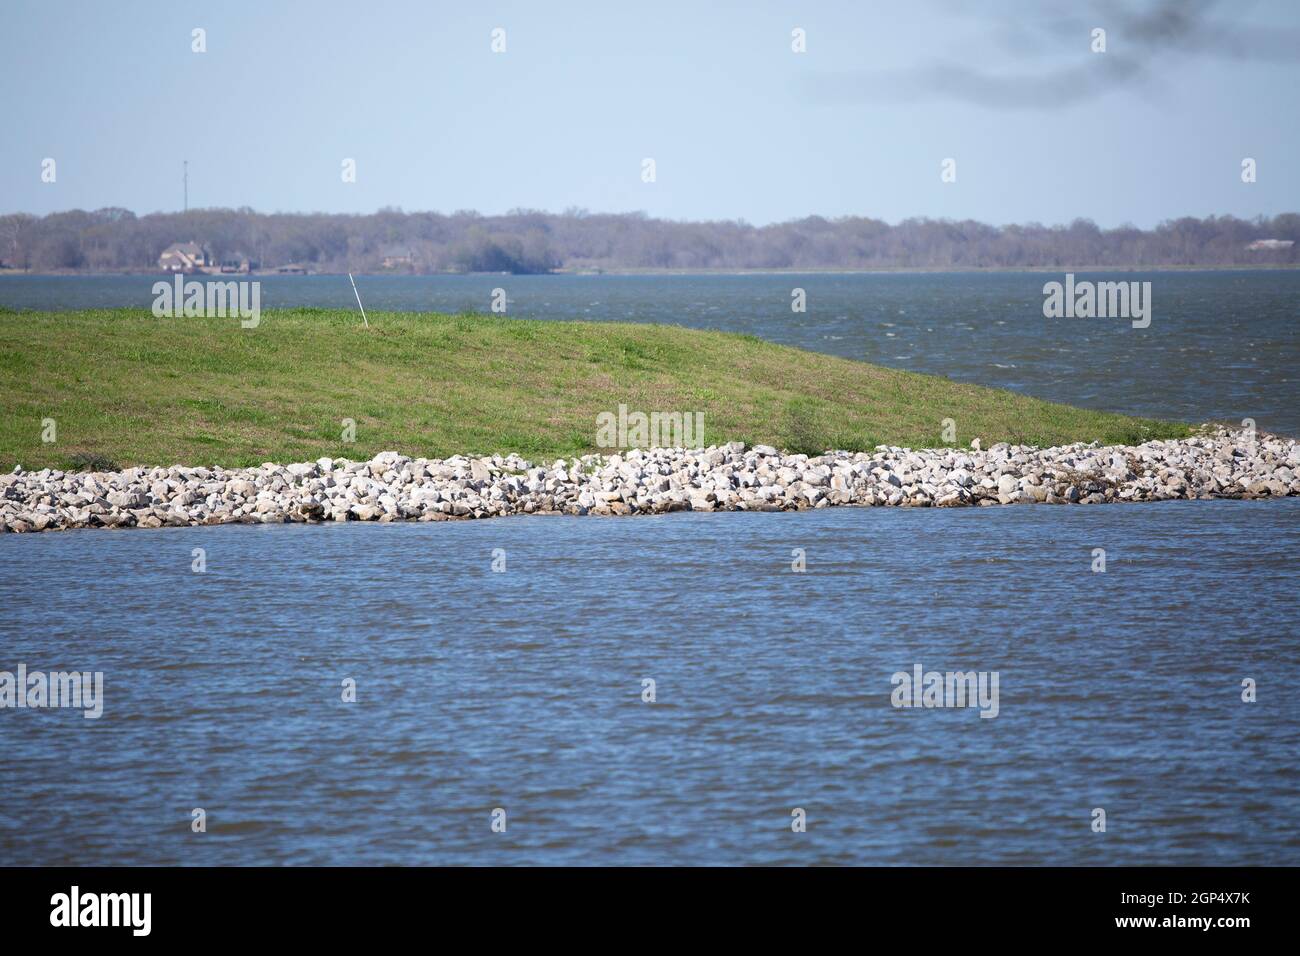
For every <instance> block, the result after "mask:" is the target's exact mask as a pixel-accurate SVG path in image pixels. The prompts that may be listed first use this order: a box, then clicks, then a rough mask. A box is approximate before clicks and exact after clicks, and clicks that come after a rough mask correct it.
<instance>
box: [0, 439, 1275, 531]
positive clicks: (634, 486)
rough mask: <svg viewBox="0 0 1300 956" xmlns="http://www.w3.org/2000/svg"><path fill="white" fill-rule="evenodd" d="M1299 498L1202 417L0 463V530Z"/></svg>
mask: <svg viewBox="0 0 1300 956" xmlns="http://www.w3.org/2000/svg"><path fill="white" fill-rule="evenodd" d="M1291 495H1300V446H1298V445H1297V443H1296V442H1295V441H1294V440H1292V439H1287V438H1280V437H1278V436H1274V435H1266V434H1263V433H1260V434H1258V435H1256V436H1255V437H1254V440H1253V441H1252V440H1251V436H1250V435H1249V434H1247V433H1245V432H1241V431H1230V430H1227V429H1223V428H1208V427H1207V428H1206V429H1204V430H1203V433H1202V434H1200V435H1198V436H1196V437H1194V438H1186V439H1181V440H1178V441H1153V442H1147V443H1146V444H1144V445H1137V446H1133V447H1119V446H1105V447H1103V446H1098V445H1097V444H1095V443H1093V444H1074V445H1065V446H1062V447H1059V448H1043V449H1040V448H1033V447H1029V446H1021V445H1006V444H999V445H994V446H993V447H992V448H988V449H981V448H978V447H972V448H971V449H958V448H939V449H924V450H912V449H907V448H893V447H885V446H880V447H878V448H877V449H876V450H875V451H874V452H870V453H868V452H858V453H850V452H843V451H832V452H827V453H826V454H824V455H818V456H816V457H813V458H810V457H808V456H807V455H783V454H781V453H779V452H778V451H777V450H776V449H775V448H772V447H770V446H767V445H757V446H754V447H753V448H750V449H748V450H746V448H745V446H744V445H743V444H741V443H740V442H731V443H730V444H727V445H722V446H716V447H709V448H703V449H669V448H651V449H633V450H631V451H627V452H622V453H620V454H616V455H588V456H586V457H583V458H579V459H573V460H571V461H566V460H564V459H560V460H558V461H556V462H553V463H552V464H550V465H549V466H548V465H535V464H533V463H532V462H529V461H527V460H525V459H523V458H520V457H519V456H517V455H509V456H506V457H502V456H499V455H497V456H493V457H491V458H466V457H463V456H455V457H453V458H448V459H446V460H428V459H424V458H415V459H412V458H407V457H405V456H403V455H400V454H398V453H397V452H391V451H390V452H381V453H380V454H379V455H376V456H375V457H374V458H373V459H372V460H370V461H361V462H354V461H349V460H347V459H346V458H336V459H330V458H320V459H317V460H316V461H314V462H304V463H294V464H289V465H275V464H265V465H261V466H259V467H257V468H243V469H235V470H225V469H222V468H212V469H208V468H185V467H173V468H166V469H164V468H129V469H126V470H125V471H121V472H116V473H92V474H84V473H74V474H65V473H63V472H59V471H51V470H49V469H45V470H42V471H39V472H28V471H24V470H23V469H22V468H21V467H18V468H15V469H14V471H13V473H12V474H8V475H0V532H6V531H8V532H19V533H25V532H32V531H43V530H51V531H52V530H62V529H65V528H120V527H138V528H157V527H164V526H166V527H183V526H186V525H199V524H232V523H243V524H252V523H261V524H267V523H281V522H287V521H295V522H311V523H316V522H321V521H377V522H388V521H400V520H408V521H412V520H418V521H446V520H449V519H454V518H485V517H495V516H498V515H511V514H555V513H562V514H592V515H623V514H663V513H668V512H674V511H803V510H808V509H813V508H828V507H832V506H837V505H859V506H879V505H893V506H904V507H940V508H956V507H965V506H990V505H999V504H1031V503H1039V502H1043V503H1047V504H1073V503H1081V504H1104V503H1110V502H1129V501H1163V500H1168V499H1171V498H1277V497H1284V496H1291Z"/></svg>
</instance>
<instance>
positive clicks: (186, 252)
mask: <svg viewBox="0 0 1300 956" xmlns="http://www.w3.org/2000/svg"><path fill="white" fill-rule="evenodd" d="M210 261H211V257H210V256H209V255H208V252H207V250H206V249H204V248H203V247H202V246H200V245H199V244H198V243H197V242H175V243H172V244H171V245H170V246H168V247H167V248H166V249H164V250H163V254H162V255H160V256H159V257H158V268H160V269H162V271H163V272H202V271H203V270H204V269H206V268H207V267H208V265H209V264H210Z"/></svg>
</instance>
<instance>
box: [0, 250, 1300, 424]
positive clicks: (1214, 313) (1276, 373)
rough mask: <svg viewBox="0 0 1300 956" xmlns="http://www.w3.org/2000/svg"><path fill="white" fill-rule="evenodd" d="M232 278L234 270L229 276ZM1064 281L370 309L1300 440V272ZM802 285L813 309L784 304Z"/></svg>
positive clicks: (992, 279) (432, 299) (449, 288)
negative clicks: (727, 352) (1108, 284)
mask: <svg viewBox="0 0 1300 956" xmlns="http://www.w3.org/2000/svg"><path fill="white" fill-rule="evenodd" d="M228 278H229V277H228ZM1062 278H1063V274H1050V273H1037V272H1021V273H1014V272H999V273H945V274H910V273H875V274H857V275H837V274H825V273H822V274H813V275H703V276H615V275H592V276H580V275H579V276H575V275H558V276H504V275H496V276H493V275H475V276H362V277H358V279H357V285H358V287H359V289H360V292H361V296H362V301H363V302H365V304H366V308H367V309H368V310H383V309H389V310H398V311H430V310H431V311H459V310H475V311H480V312H486V311H488V309H489V308H490V305H491V297H492V290H493V289H494V288H502V289H504V290H505V292H506V295H507V297H508V300H509V304H508V307H507V308H508V313H509V314H511V315H517V316H524V317H530V318H537V319H584V320H593V321H601V320H610V321H625V322H669V323H678V324H681V325H685V326H690V327H693V328H712V329H723V330H726V331H730V332H746V333H750V334H752V335H757V336H759V337H760V338H765V339H769V340H771V341H774V342H781V343H784V344H787V345H796V346H799V347H800V348H805V349H811V350H813V351H818V352H829V353H831V354H834V355H842V356H846V357H848V358H854V359H863V360H866V361H871V362H878V363H880V364H882V365H890V366H894V367H897V368H905V369H911V370H913V371H918V372H929V373H933V374H939V375H947V376H950V377H951V378H954V379H957V380H958V381H964V382H975V383H978V384H981V385H998V386H1002V387H1005V388H1011V389H1015V390H1017V391H1021V392H1025V393H1027V394H1030V395H1035V396H1038V397H1040V398H1046V399H1051V400H1053V401H1059V402H1066V403H1068V404H1073V405H1083V406H1086V407H1090V408H1102V409H1108V410H1110V411H1117V412H1127V413H1130V414H1135V415H1146V416H1150V417H1157V418H1172V419H1177V420H1181V421H1194V422H1201V421H1207V420H1216V421H1231V422H1240V421H1241V420H1242V419H1243V418H1253V419H1254V420H1255V421H1256V423H1257V426H1258V427H1259V428H1261V429H1264V430H1266V431H1275V432H1281V433H1282V434H1286V435H1300V375H1298V374H1297V372H1296V369H1297V368H1300V272H1297V271H1280V270H1271V271H1270V270H1254V271H1212V272H1146V273H1121V274H1105V275H1103V274H1092V273H1079V274H1078V278H1080V279H1084V278H1087V279H1092V280H1095V281H1101V280H1114V281H1120V280H1129V281H1132V280H1145V281H1150V282H1151V298H1152V320H1151V326H1150V327H1149V328H1146V329H1134V328H1132V327H1131V325H1130V323H1129V322H1128V321H1126V320H1123V319H1045V318H1044V317H1043V298H1044V297H1043V291H1042V290H1043V284H1044V283H1045V282H1048V281H1052V280H1058V281H1059V280H1061V279H1062ZM156 281H157V277H156V276H83V277H71V278H70V277H45V276H5V277H0V306H8V307H10V308H23V309H79V308H104V307H114V306H123V307H127V306H129V307H134V308H148V307H149V306H150V304H151V303H152V301H153V295H152V293H151V291H150V290H151V288H152V285H153V283H154V282H156ZM259 281H261V282H262V283H263V287H262V295H263V299H262V304H263V307H264V308H272V307H277V306H299V305H308V306H320V307H326V308H343V309H351V308H355V307H356V300H355V299H354V298H353V294H352V286H351V285H350V284H349V283H348V279H347V276H267V277H259ZM795 288H802V289H803V290H804V291H805V293H806V295H807V312H805V313H794V312H792V311H791V291H792V290H793V289H795Z"/></svg>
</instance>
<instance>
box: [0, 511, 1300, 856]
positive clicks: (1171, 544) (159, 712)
mask: <svg viewBox="0 0 1300 956" xmlns="http://www.w3.org/2000/svg"><path fill="white" fill-rule="evenodd" d="M1298 519H1300V500H1296V499H1287V500H1281V501H1257V502H1246V501H1195V502H1168V503H1162V504H1143V505H1113V506H1103V507H1085V506H1076V507H1048V506H1019V507H1011V508H981V509H951V510H949V509H942V510H936V509H916V510H901V509H856V508H839V509H830V510H824V511H817V512H808V513H802V514H677V515H667V516H662V517H646V518H622V519H597V518H541V517H537V518H509V519H500V520H493V521H481V522H458V523H438V524H395V525H374V524H364V525H362V524H347V525H326V526H319V527H309V526H299V525H281V526H226V527H215V528H194V529H189V528H185V529H163V530H159V531H151V532H146V531H124V532H107V531H74V532H67V533H57V534H56V533H50V534H39V535H4V536H0V608H3V612H2V613H0V648H2V651H0V669H9V670H13V669H14V668H15V667H16V666H17V664H18V663H19V662H20V661H22V662H25V663H27V665H28V666H29V668H31V669H38V668H44V669H62V668H77V669H82V670H102V671H103V672H104V674H105V697H106V703H105V712H104V715H103V717H102V718H101V719H99V720H98V721H93V720H85V719H83V718H82V716H81V715H80V713H79V712H72V711H55V710H47V711H31V710H25V711H13V710H10V711H0V754H3V757H0V762H2V765H3V781H2V785H0V864H27V863H42V864H63V863H75V864H95V863H156V864H205V863H206V864H283V863H300V864H347V863H362V864H379V863H385V864H391V863H403V864H446V863H456V864H459V863H468V864H480V863H482V864H487V863H494V864H510V863H547V864H572V863H583V864H637V863H644V864H664V863H701V864H703V863H749V864H778V863H881V864H937V863H947V864H993V863H1015V864H1042V863H1053V864H1285V865H1297V864H1300V828H1298V826H1297V822H1298V820H1300V772H1298V771H1297V766H1296V755H1297V752H1298V750H1297V744H1298V743H1300V740H1298V739H1297V728H1298V727H1300V697H1297V695H1296V694H1295V692H1294V690H1295V688H1296V686H1297V685H1298V682H1300V663H1298V662H1300V655H1297V653H1296V635H1297V632H1298V631H1300V598H1298V597H1297V589H1296V587H1295V582H1296V574H1297V571H1298V570H1300V567H1298V565H1300V557H1298V556H1300V532H1297V528H1300V520H1298ZM196 547H201V548H204V549H206V552H207V568H208V570H207V572H206V573H205V574H196V573H193V572H192V571H191V570H190V569H191V561H192V556H191V551H192V549H193V548H196ZM1097 547H1102V548H1105V549H1106V551H1107V558H1108V564H1107V570H1106V573H1104V574H1097V573H1092V572H1091V571H1090V565H1091V562H1092V555H1091V551H1092V549H1093V548H1097ZM495 548H502V549H504V550H505V553H506V560H507V564H506V571H505V572H504V573H494V572H493V571H491V570H490V563H491V560H492V551H493V549H495ZM794 548H804V549H805V550H806V554H807V572H806V573H804V574H796V573H793V572H792V571H791V570H790V562H791V551H792V549H794ZM915 663H921V664H923V665H924V666H925V668H926V669H935V670H958V669H960V670H987V671H998V672H999V674H1000V701H999V706H1000V713H999V715H998V716H997V717H996V718H995V719H981V718H980V717H979V715H978V712H977V711H976V710H970V709H963V710H956V709H951V710H944V709H931V710H896V709H894V708H893V707H891V705H890V691H891V689H892V687H891V682H890V677H891V675H892V674H893V673H894V672H895V671H900V670H902V671H910V670H911V668H912V666H913V664H915ZM348 677H351V678H354V679H355V680H356V681H357V687H358V692H357V693H358V701H357V702H356V703H354V704H347V703H343V702H342V700H341V699H340V697H341V681H342V680H343V679H344V678H348ZM1245 677H1251V678H1254V679H1255V680H1256V681H1257V682H1258V685H1259V691H1258V693H1259V702H1258V703H1254V704H1248V703H1243V702H1242V701H1241V699H1240V693H1241V681H1242V679H1243V678H1245ZM644 678H653V679H654V680H655V681H656V684H657V686H656V691H657V701H656V702H655V703H653V704H651V703H643V702H642V701H641V697H640V695H641V690H642V683H641V682H642V680H643V679H644ZM194 807H202V808H204V809H205V810H206V811H207V814H208V818H207V819H208V832H207V833H206V834H201V835H200V834H194V833H191V832H190V826H189V825H190V820H191V815H190V813H191V810H192V808H194ZM496 807H501V808H504V809H505V810H506V814H507V817H506V819H507V830H506V832H505V833H492V832H491V829H490V814H491V812H492V810H493V809H494V808H496ZM795 807H801V808H803V809H804V810H805V811H806V813H807V819H808V831H807V832H806V833H804V834H795V833H792V832H791V829H790V821H791V810H792V809H793V808H795ZM1094 807H1103V808H1105V810H1106V812H1107V815H1108V821H1107V822H1108V830H1107V832H1106V833H1105V834H1097V833H1093V832H1092V831H1091V829H1090V822H1091V819H1092V818H1091V812H1092V809H1093V808H1094Z"/></svg>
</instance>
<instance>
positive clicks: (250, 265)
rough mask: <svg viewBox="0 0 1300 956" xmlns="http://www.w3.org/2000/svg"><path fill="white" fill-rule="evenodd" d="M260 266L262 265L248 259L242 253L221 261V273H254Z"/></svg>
mask: <svg viewBox="0 0 1300 956" xmlns="http://www.w3.org/2000/svg"><path fill="white" fill-rule="evenodd" d="M259 265H260V263H258V262H255V261H254V260H252V259H250V258H248V256H246V255H244V254H242V253H236V254H235V255H233V256H230V257H228V258H225V259H222V260H221V271H222V272H225V273H230V272H237V273H244V272H252V271H254V270H255V269H257V268H258V266H259Z"/></svg>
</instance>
